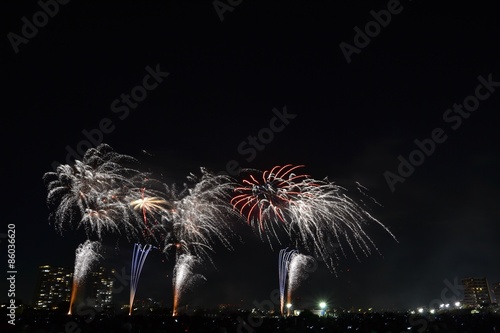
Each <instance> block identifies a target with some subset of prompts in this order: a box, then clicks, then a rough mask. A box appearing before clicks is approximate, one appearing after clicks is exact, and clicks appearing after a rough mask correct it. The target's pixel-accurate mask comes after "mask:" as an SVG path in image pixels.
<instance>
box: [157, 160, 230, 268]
mask: <svg viewBox="0 0 500 333" xmlns="http://www.w3.org/2000/svg"><path fill="white" fill-rule="evenodd" d="M201 171H202V175H201V177H196V176H194V175H191V176H190V177H189V180H191V181H192V182H194V183H195V185H194V187H188V185H185V186H184V188H183V189H182V190H181V191H177V190H176V189H175V187H172V188H171V189H170V193H171V196H172V197H173V200H172V206H173V208H172V209H171V210H170V211H169V214H168V216H167V217H166V220H167V222H166V223H167V224H168V225H169V227H168V228H167V229H169V230H171V232H170V233H169V236H168V237H167V239H166V245H165V250H166V251H167V250H168V249H169V248H175V249H176V252H177V253H187V254H192V255H195V256H197V257H198V258H200V259H201V260H209V261H211V257H210V254H211V253H212V252H213V251H214V249H213V246H214V244H215V243H216V242H219V243H220V244H222V245H223V246H225V247H226V248H227V249H232V245H231V242H230V238H231V237H232V236H233V233H232V229H231V225H230V224H229V221H228V218H229V217H231V216H234V211H233V210H232V209H231V207H230V206H229V205H228V204H227V202H228V200H229V198H230V195H231V190H232V189H233V188H234V187H233V183H232V182H231V179H230V178H229V177H227V176H220V175H214V174H212V173H209V172H208V171H207V170H205V169H203V168H202V169H201Z"/></svg>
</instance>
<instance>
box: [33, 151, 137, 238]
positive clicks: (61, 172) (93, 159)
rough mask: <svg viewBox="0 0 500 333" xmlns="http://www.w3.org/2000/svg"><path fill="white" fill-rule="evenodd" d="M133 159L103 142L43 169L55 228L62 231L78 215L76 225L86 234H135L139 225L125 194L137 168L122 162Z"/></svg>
mask: <svg viewBox="0 0 500 333" xmlns="http://www.w3.org/2000/svg"><path fill="white" fill-rule="evenodd" d="M133 161H135V160H134V159H133V158H131V157H129V156H126V155H121V154H118V153H116V152H114V151H113V150H112V148H111V147H110V146H108V145H105V144H102V145H100V146H98V147H97V148H91V149H89V150H87V152H86V153H85V155H84V156H83V159H82V161H79V160H77V161H75V164H74V165H60V166H59V167H57V169H56V172H47V173H45V174H44V176H43V180H44V182H45V183H46V186H47V190H48V194H47V204H48V206H49V208H51V209H52V211H53V212H52V213H51V216H50V217H51V219H52V220H54V222H55V226H56V228H57V229H58V230H59V231H61V232H62V231H63V230H64V229H65V227H66V226H67V225H71V224H72V222H74V221H75V220H77V217H80V219H79V220H78V224H77V226H78V228H79V227H82V226H83V227H84V228H85V231H86V233H87V235H88V236H90V235H91V234H96V235H97V237H98V238H102V233H103V231H108V232H116V233H121V232H125V233H126V235H127V236H132V235H135V234H136V233H137V229H138V227H139V225H138V224H137V223H135V221H134V220H133V219H132V217H131V214H130V210H129V209H128V207H127V204H128V202H127V201H126V198H127V194H128V193H129V192H130V189H132V188H134V187H135V184H134V180H133V179H134V177H137V176H138V175H139V172H138V171H137V170H134V169H132V168H129V167H126V166H125V164H128V163H131V162H133Z"/></svg>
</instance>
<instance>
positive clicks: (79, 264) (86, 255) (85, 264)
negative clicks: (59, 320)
mask: <svg viewBox="0 0 500 333" xmlns="http://www.w3.org/2000/svg"><path fill="white" fill-rule="evenodd" d="M100 247H101V243H99V242H95V241H94V242H93V241H90V240H86V241H85V242H84V243H82V244H80V245H79V246H78V247H77V249H76V252H75V268H74V271H73V287H72V289H71V300H70V304H69V311H68V314H69V315H71V309H72V307H73V303H74V301H75V298H76V295H77V293H78V287H79V286H80V284H81V282H82V281H83V280H84V278H85V276H86V274H87V273H88V271H89V269H90V268H91V266H92V264H94V263H95V262H96V261H97V260H98V259H99V258H100V257H101V255H100V254H99V253H98V252H99V250H100Z"/></svg>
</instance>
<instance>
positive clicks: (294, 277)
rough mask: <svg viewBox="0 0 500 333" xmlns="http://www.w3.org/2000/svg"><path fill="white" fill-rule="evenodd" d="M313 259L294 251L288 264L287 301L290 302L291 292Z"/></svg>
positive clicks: (303, 276) (295, 288)
mask: <svg viewBox="0 0 500 333" xmlns="http://www.w3.org/2000/svg"><path fill="white" fill-rule="evenodd" d="M313 260H314V259H313V258H312V257H310V256H307V255H304V254H302V253H295V254H294V255H293V256H292V258H291V259H290V264H289V266H288V281H287V303H288V304H291V303H292V294H293V292H294V291H295V290H297V287H298V286H299V284H300V283H301V282H302V280H303V279H304V278H305V277H306V276H305V275H304V271H305V269H306V267H308V266H309V265H310V264H311V263H312V261H313Z"/></svg>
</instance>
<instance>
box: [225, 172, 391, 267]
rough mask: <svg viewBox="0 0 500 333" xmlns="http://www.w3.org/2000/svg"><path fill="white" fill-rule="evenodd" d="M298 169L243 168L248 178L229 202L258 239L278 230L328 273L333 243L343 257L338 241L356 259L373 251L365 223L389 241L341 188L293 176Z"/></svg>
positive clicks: (336, 256)
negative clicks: (285, 233)
mask: <svg viewBox="0 0 500 333" xmlns="http://www.w3.org/2000/svg"><path fill="white" fill-rule="evenodd" d="M302 167H303V166H301V165H298V166H293V165H291V164H287V165H284V166H275V167H274V168H272V169H271V170H270V171H264V172H259V171H256V170H244V172H246V173H248V177H247V178H245V179H244V180H243V181H242V183H243V184H242V185H241V186H239V187H236V188H235V192H236V194H235V196H234V197H233V198H232V200H231V204H232V205H233V207H234V209H236V210H238V212H239V213H240V214H241V215H243V216H245V218H246V220H247V222H248V224H250V225H252V226H254V227H255V228H257V229H258V230H259V233H260V234H261V236H263V235H265V236H266V237H267V238H268V240H270V235H272V236H274V238H276V239H278V235H277V231H276V230H277V228H282V229H284V230H285V231H286V232H287V234H288V236H289V237H290V238H291V239H292V240H294V241H295V242H296V244H297V246H298V247H299V246H300V247H303V248H305V249H306V250H308V251H310V252H311V253H312V254H313V255H314V256H315V257H320V258H322V260H323V261H324V262H325V263H326V265H327V266H328V267H329V268H330V269H331V270H333V271H334V272H335V267H334V265H335V261H336V260H337V259H338V255H337V254H335V253H333V254H332V251H331V246H330V244H331V243H332V242H333V241H337V242H338V244H339V246H340V249H341V251H342V253H343V254H344V256H345V255H346V253H345V250H344V246H342V242H346V243H347V246H348V247H349V248H350V249H351V250H352V252H353V253H354V255H355V256H356V258H357V259H358V260H359V258H358V256H357V251H356V250H357V249H361V251H362V252H363V254H365V255H369V254H370V253H371V251H372V248H375V249H376V250H378V249H377V247H376V246H375V244H374V242H373V241H372V240H371V238H370V237H369V236H368V235H367V233H366V232H365V230H364V229H363V226H364V224H365V223H367V222H375V223H376V224H378V225H379V226H381V227H382V228H383V229H384V230H385V231H387V232H388V233H389V234H390V235H391V236H392V237H393V238H394V239H395V237H394V235H393V234H392V233H391V232H390V231H389V229H388V228H387V227H385V226H384V225H383V224H382V223H381V222H380V221H378V220H377V219H376V218H374V217H373V216H372V215H370V214H369V213H368V212H367V211H366V210H364V209H363V208H362V207H361V205H360V204H358V203H356V202H355V201H354V200H353V199H352V198H350V197H349V196H347V194H346V192H347V191H346V190H345V189H344V188H342V187H340V186H338V185H336V184H335V183H333V182H330V181H329V180H328V179H323V180H316V179H312V178H310V177H309V176H308V175H303V174H296V172H297V171H298V170H299V169H300V168H302ZM278 240H279V239H278Z"/></svg>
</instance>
